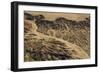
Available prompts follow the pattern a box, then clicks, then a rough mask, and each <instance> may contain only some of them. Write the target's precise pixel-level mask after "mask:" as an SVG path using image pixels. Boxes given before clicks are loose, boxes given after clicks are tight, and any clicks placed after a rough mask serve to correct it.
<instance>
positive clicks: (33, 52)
mask: <svg viewBox="0 0 100 73" xmlns="http://www.w3.org/2000/svg"><path fill="white" fill-rule="evenodd" d="M24 19H25V23H24V25H25V27H24V31H25V32H24V36H25V37H24V61H25V62H29V61H46V60H49V61H51V60H69V59H85V58H89V57H90V18H89V17H88V18H86V19H84V20H81V21H75V20H70V19H66V18H64V17H57V18H55V20H53V21H51V20H46V18H45V16H43V15H42V14H41V15H31V14H28V13H25V18H24ZM33 25H35V26H33ZM34 27H35V28H36V29H35V28H34ZM71 46H72V47H71Z"/></svg>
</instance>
